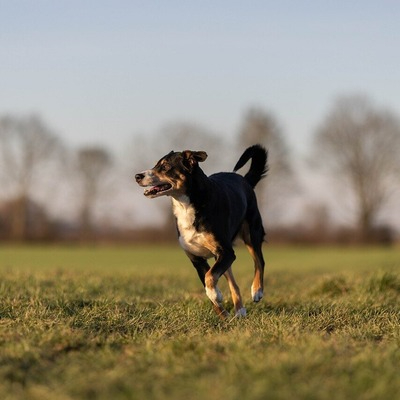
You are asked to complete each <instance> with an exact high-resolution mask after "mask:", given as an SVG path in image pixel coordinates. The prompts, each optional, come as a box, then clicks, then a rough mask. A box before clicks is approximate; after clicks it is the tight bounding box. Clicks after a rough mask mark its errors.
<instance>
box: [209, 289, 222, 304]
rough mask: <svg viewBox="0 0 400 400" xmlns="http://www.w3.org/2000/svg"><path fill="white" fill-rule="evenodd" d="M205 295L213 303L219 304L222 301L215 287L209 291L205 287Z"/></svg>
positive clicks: (220, 294) (219, 292)
mask: <svg viewBox="0 0 400 400" xmlns="http://www.w3.org/2000/svg"><path fill="white" fill-rule="evenodd" d="M206 295H207V297H208V298H209V299H210V300H211V301H212V302H213V303H221V301H222V293H221V291H220V290H219V289H218V287H217V286H215V287H214V288H211V289H210V288H208V287H206Z"/></svg>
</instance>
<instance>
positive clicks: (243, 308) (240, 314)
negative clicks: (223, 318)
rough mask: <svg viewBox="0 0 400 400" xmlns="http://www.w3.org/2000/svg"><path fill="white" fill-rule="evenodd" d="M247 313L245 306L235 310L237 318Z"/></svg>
mask: <svg viewBox="0 0 400 400" xmlns="http://www.w3.org/2000/svg"><path fill="white" fill-rule="evenodd" d="M246 315H247V311H246V308H245V307H242V308H240V309H239V310H237V311H236V313H235V316H236V317H238V318H243V317H245V316H246Z"/></svg>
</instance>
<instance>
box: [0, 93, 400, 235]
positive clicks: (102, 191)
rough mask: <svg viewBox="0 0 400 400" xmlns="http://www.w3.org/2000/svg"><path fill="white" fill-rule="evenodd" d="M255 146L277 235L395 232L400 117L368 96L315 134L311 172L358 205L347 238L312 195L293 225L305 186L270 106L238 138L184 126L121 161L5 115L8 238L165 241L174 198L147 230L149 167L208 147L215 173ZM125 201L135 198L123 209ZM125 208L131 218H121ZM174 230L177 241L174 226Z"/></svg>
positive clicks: (256, 112) (142, 142)
mask: <svg viewBox="0 0 400 400" xmlns="http://www.w3.org/2000/svg"><path fill="white" fill-rule="evenodd" d="M254 143H261V144H263V145H264V146H265V147H266V148H267V149H268V151H269V167H270V168H269V173H268V177H267V179H265V180H264V181H263V183H262V185H260V187H259V188H258V189H257V190H258V193H257V194H258V201H259V205H260V209H261V212H262V214H263V217H264V220H265V225H266V227H267V230H270V231H271V232H272V233H273V234H274V235H275V237H276V238H278V237H279V238H280V239H282V238H283V239H285V238H286V239H287V240H290V239H293V238H295V239H296V240H298V241H302V240H303V241H305V240H313V238H314V240H316V241H318V240H321V238H331V239H332V238H333V237H335V238H336V240H340V239H338V238H340V237H341V238H342V239H343V238H344V237H350V238H352V239H353V240H355V238H356V240H359V241H362V242H370V241H373V240H376V239H377V238H378V237H379V238H380V239H382V240H387V241H390V240H391V239H392V238H393V227H392V226H390V221H389V224H388V223H387V224H386V226H382V223H381V222H380V220H379V216H380V215H381V213H382V211H383V210H384V209H385V207H387V204H388V200H389V199H390V196H395V195H396V191H398V189H399V186H400V182H399V177H400V155H399V150H400V121H399V119H398V117H397V116H396V115H395V114H394V113H393V112H391V111H390V110H387V109H383V108H380V107H378V106H376V105H375V104H374V103H373V102H372V101H371V100H370V99H368V98H367V97H365V96H360V95H351V96H344V97H340V98H338V99H337V100H336V102H335V103H334V104H333V106H332V107H331V109H330V110H328V112H327V114H326V115H325V117H324V118H323V119H322V120H321V122H320V126H319V127H318V128H317V129H316V130H315V132H314V133H313V143H312V145H311V149H310V155H309V160H311V161H310V163H309V165H311V169H317V170H318V171H322V172H323V174H324V177H325V178H324V182H323V183H322V184H321V188H320V190H321V191H322V192H324V191H325V190H326V189H327V188H328V187H330V186H334V187H335V190H334V191H333V192H332V193H336V196H337V198H335V199H333V201H334V202H337V203H338V204H343V207H346V202H350V201H351V202H352V204H353V206H354V207H353V218H352V219H351V224H349V226H348V227H347V228H346V229H347V230H346V235H347V236H346V235H345V234H344V233H343V229H342V231H340V229H339V226H337V224H335V221H332V219H331V218H330V217H329V215H330V213H329V205H327V204H314V203H313V202H311V201H310V203H309V204H307V202H306V204H305V205H304V210H303V214H304V212H306V214H307V215H308V216H309V217H308V218H303V220H302V223H296V222H292V224H291V225H289V226H284V225H285V224H284V223H283V222H282V221H283V219H284V218H283V217H284V216H285V214H287V213H288V212H289V211H290V210H289V209H290V208H291V207H292V205H291V204H292V203H291V202H290V199H291V198H293V197H294V196H295V194H296V193H298V192H299V191H302V190H303V188H302V187H301V183H300V182H301V179H299V171H298V168H297V165H296V163H295V162H294V160H295V157H294V155H293V153H292V150H291V148H290V144H288V142H287V138H286V137H285V134H284V132H283V130H282V128H281V125H280V123H279V121H278V120H277V118H276V117H275V116H274V115H273V114H272V113H271V112H269V111H268V110H264V109H262V108H250V109H249V110H247V112H246V113H245V114H244V117H243V119H242V122H241V126H240V128H239V129H238V132H237V134H236V136H235V137H234V138H233V139H231V140H227V139H226V138H224V137H223V136H222V135H218V134H216V133H214V132H212V131H210V130H209V129H207V128H205V127H203V126H201V125H199V124H194V123H188V122H176V123H173V124H169V125H166V126H164V127H163V128H162V129H161V130H160V131H159V132H157V133H156V134H155V135H151V136H149V135H147V136H146V135H136V136H135V137H134V138H133V139H132V144H131V146H130V151H127V154H125V156H124V157H118V158H117V157H115V156H114V155H113V154H112V152H111V151H110V150H109V149H107V148H105V147H102V146H98V145H93V146H84V147H81V148H77V149H71V148H70V147H69V146H68V144H67V143H65V142H63V141H62V140H61V138H60V137H59V135H57V134H56V133H55V132H54V131H53V130H52V129H50V128H49V127H48V126H47V125H46V123H45V122H44V121H43V120H42V119H41V118H40V117H39V116H32V115H28V116H13V115H5V116H3V117H1V118H0V238H1V239H3V240H15V241H26V240H62V239H65V240H67V239H70V240H83V241H88V240H95V239H98V238H99V237H103V238H104V237H107V238H108V239H111V240H113V239H114V240H115V239H118V238H123V237H126V238H131V239H135V238H136V239H140V238H142V239H143V238H148V236H146V232H151V234H152V235H153V236H152V238H153V239H154V235H156V236H159V237H161V236H162V231H163V229H164V227H167V226H173V223H171V218H172V217H171V214H170V211H169V204H167V203H165V202H159V203H157V205H155V204H154V203H147V204H146V205H145V206H144V207H146V208H147V207H148V208H149V210H150V214H151V210H155V207H157V209H158V210H157V212H158V213H159V217H158V219H157V217H155V218H154V216H153V221H152V226H153V228H152V229H150V230H149V229H148V228H146V226H145V225H146V224H145V223H143V222H142V223H141V224H140V227H139V223H138V221H139V220H140V218H138V217H139V216H141V214H143V213H144V211H143V205H142V203H141V202H140V201H139V200H138V197H137V196H138V195H139V193H138V189H137V188H136V187H135V185H134V182H133V178H132V177H133V173H134V172H135V171H136V172H137V171H139V170H141V169H147V168H150V167H151V166H152V164H154V163H155V162H156V161H157V160H158V159H159V158H160V157H161V156H162V155H164V154H166V153H167V152H169V151H170V150H172V149H174V150H184V149H193V150H206V151H207V152H208V153H209V158H208V160H207V163H206V164H205V170H206V172H207V173H212V172H215V171H220V170H229V167H230V166H231V167H233V165H234V163H235V162H236V158H237V157H238V156H239V155H240V154H241V152H242V151H243V149H244V148H245V147H247V146H249V145H252V144H254ZM135 196H136V197H135ZM126 198H129V199H130V203H129V204H126V203H127V202H125V204H124V206H122V204H123V202H124V201H125V199H126ZM160 209H161V211H160ZM119 210H124V212H125V214H124V215H119V217H118V212H119ZM150 214H149V219H151V218H150V217H151V215H150ZM154 219H155V222H154ZM146 229H147V231H146ZM165 229H167V233H166V234H165V236H167V237H168V236H169V234H170V233H168V232H170V231H168V228H165ZM333 230H334V231H335V234H334V235H333V234H332V231H333ZM339 231H340V232H339ZM164 232H165V230H164ZM294 232H295V233H296V234H294ZM272 233H271V235H272Z"/></svg>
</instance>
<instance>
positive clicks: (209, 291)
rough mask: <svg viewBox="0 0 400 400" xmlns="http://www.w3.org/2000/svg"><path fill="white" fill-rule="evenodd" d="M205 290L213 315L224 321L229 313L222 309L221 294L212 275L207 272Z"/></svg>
mask: <svg viewBox="0 0 400 400" xmlns="http://www.w3.org/2000/svg"><path fill="white" fill-rule="evenodd" d="M205 289H206V295H207V297H208V298H209V299H210V301H211V302H212V304H213V307H214V311H215V313H216V314H217V315H218V316H219V317H220V318H221V319H225V318H226V317H227V316H228V315H229V313H228V312H227V311H226V310H225V309H224V307H222V304H221V303H222V293H221V291H220V290H219V289H218V287H217V285H216V282H215V281H214V278H213V276H212V274H211V273H210V271H209V272H207V273H206V276H205Z"/></svg>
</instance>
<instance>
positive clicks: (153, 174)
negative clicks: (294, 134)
mask: <svg viewBox="0 0 400 400" xmlns="http://www.w3.org/2000/svg"><path fill="white" fill-rule="evenodd" d="M206 158H207V154H206V153H205V152H204V151H190V150H185V151H182V152H173V151H172V152H170V153H169V154H167V155H166V156H164V157H163V158H161V160H160V161H158V163H157V164H156V166H155V167H154V168H153V169H149V170H147V171H143V172H141V173H139V174H137V175H136V176H135V178H136V181H137V183H138V184H139V185H140V186H144V187H149V188H148V189H146V190H145V192H144V195H145V196H146V197H149V198H155V197H160V196H171V198H172V207H173V212H174V214H175V217H176V223H177V228H178V235H179V242H180V245H181V246H182V248H183V249H184V250H185V252H186V254H187V255H188V257H189V258H190V260H191V262H192V263H193V265H194V267H195V268H196V270H197V273H198V275H199V277H200V279H201V282H202V283H203V285H204V287H205V290H206V294H207V296H208V298H209V299H210V300H211V302H212V303H213V305H214V309H215V311H216V313H217V314H218V315H219V316H221V317H222V318H223V317H225V316H227V315H228V313H227V312H226V310H225V309H224V308H223V306H222V295H221V292H220V291H219V289H218V287H217V283H218V280H219V278H220V277H221V275H225V277H226V279H227V281H228V284H229V288H230V291H231V295H232V300H233V303H234V307H235V313H236V315H237V316H245V315H246V309H245V308H244V307H243V302H242V298H241V295H240V290H239V287H238V285H237V283H236V281H235V278H234V277H233V273H232V268H231V265H232V263H233V261H234V260H235V258H236V256H235V252H234V250H233V247H232V246H233V241H234V239H235V238H236V237H237V236H239V237H241V238H242V239H243V240H244V242H245V244H246V245H247V248H248V250H249V252H250V254H251V256H252V257H253V259H254V267H255V274H254V280H253V283H252V286H251V295H252V298H253V300H254V301H255V302H258V301H260V300H261V298H262V297H263V278H264V258H263V254H262V250H261V246H262V243H263V241H264V235H265V233H264V228H263V225H262V220H261V216H260V213H259V210H258V207H257V200H256V196H255V193H254V190H253V189H254V187H255V186H256V184H257V183H258V182H259V181H260V179H261V178H262V177H264V176H265V175H266V172H267V170H268V167H267V151H266V150H265V149H264V148H263V147H261V146H260V145H254V146H252V147H249V148H248V149H247V150H246V151H245V152H244V153H243V155H242V156H241V157H240V159H239V161H238V162H237V164H236V166H235V168H234V172H220V173H217V174H213V175H210V176H208V177H207V176H206V175H205V174H204V172H203V171H202V169H201V168H200V166H199V163H200V162H203V161H205V159H206ZM250 159H251V166H250V170H249V171H248V172H247V174H246V175H245V176H244V177H243V176H241V175H239V174H237V173H235V172H236V171H237V170H238V169H240V168H241V167H243V166H244V165H245V164H246V162H247V161H249V160H250ZM210 258H214V259H215V263H214V265H213V266H212V267H210V266H209V264H208V262H207V259H210Z"/></svg>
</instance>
